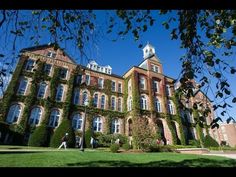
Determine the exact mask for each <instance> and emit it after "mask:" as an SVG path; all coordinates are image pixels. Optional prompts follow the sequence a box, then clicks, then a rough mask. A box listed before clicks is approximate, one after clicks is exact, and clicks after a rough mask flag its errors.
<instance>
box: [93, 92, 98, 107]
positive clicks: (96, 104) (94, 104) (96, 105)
mask: <svg viewBox="0 0 236 177" xmlns="http://www.w3.org/2000/svg"><path fill="white" fill-rule="evenodd" d="M95 96H96V99H97V100H96V102H95ZM98 101H99V100H98V93H94V95H93V106H94V107H95V108H97V107H98Z"/></svg>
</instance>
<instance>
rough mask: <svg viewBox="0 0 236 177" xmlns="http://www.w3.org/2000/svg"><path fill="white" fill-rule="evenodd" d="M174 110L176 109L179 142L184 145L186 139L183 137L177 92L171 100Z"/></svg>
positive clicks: (178, 94)
mask: <svg viewBox="0 0 236 177" xmlns="http://www.w3.org/2000/svg"><path fill="white" fill-rule="evenodd" d="M172 100H173V102H174V105H175V108H176V121H177V123H178V124H179V132H180V142H181V144H182V145H186V139H185V135H184V129H183V122H182V118H181V115H180V104H179V102H178V100H180V93H179V92H178V91H177V92H175V94H174V97H173V98H172Z"/></svg>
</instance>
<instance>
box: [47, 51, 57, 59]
mask: <svg viewBox="0 0 236 177" xmlns="http://www.w3.org/2000/svg"><path fill="white" fill-rule="evenodd" d="M47 57H50V58H56V53H55V52H52V51H48V53H47Z"/></svg>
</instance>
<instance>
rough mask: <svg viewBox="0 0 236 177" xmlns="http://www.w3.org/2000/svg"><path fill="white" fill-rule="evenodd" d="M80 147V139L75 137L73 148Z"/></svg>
mask: <svg viewBox="0 0 236 177" xmlns="http://www.w3.org/2000/svg"><path fill="white" fill-rule="evenodd" d="M80 146H81V138H80V137H79V136H78V135H76V136H75V147H76V148H79V147H80Z"/></svg>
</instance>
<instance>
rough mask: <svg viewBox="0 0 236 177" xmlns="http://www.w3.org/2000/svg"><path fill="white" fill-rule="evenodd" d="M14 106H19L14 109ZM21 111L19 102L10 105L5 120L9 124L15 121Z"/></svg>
mask: <svg viewBox="0 0 236 177" xmlns="http://www.w3.org/2000/svg"><path fill="white" fill-rule="evenodd" d="M16 108H19V109H16ZM21 111H22V106H21V105H20V104H13V105H11V106H10V109H9V111H8V114H7V119H6V122H7V123H9V124H12V123H16V122H17V121H18V120H19V118H20V116H21ZM16 115H17V116H16ZM15 117H17V118H16V121H14V118H15Z"/></svg>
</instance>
